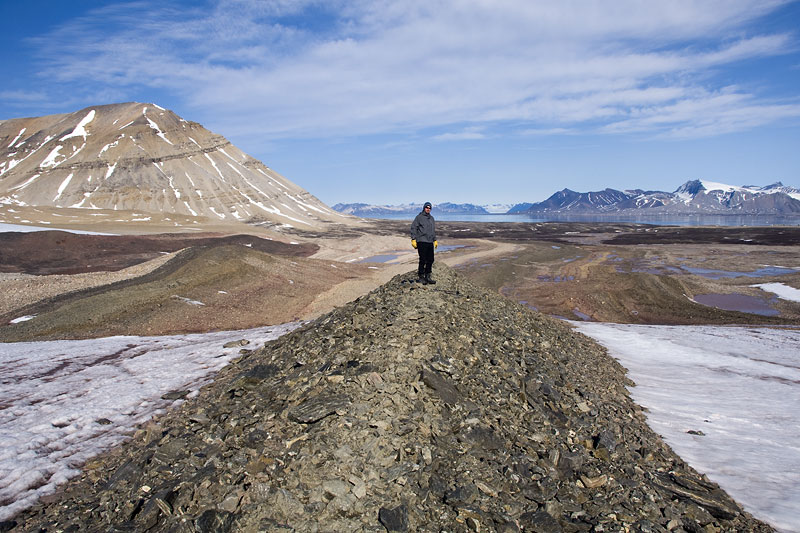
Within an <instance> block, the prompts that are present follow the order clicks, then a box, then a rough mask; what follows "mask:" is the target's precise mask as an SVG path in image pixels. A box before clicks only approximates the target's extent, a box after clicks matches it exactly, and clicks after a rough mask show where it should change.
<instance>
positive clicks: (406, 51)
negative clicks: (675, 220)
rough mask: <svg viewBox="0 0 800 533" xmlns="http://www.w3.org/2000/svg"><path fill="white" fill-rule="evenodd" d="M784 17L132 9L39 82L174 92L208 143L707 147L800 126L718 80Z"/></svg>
mask: <svg viewBox="0 0 800 533" xmlns="http://www.w3.org/2000/svg"><path fill="white" fill-rule="evenodd" d="M785 3H786V2H783V1H778V0H773V1H764V0H724V1H723V0H676V1H672V2H640V1H637V0H619V1H616V2H611V3H609V2H604V1H600V0H582V1H581V0H576V1H570V2H557V3H556V2H549V1H538V2H537V1H530V0H495V1H491V2H489V1H485V0H474V1H471V2H463V1H455V0H443V1H440V2H429V1H426V0H425V1H423V0H418V1H405V2H396V1H389V0H380V1H367V0H359V1H350V2H346V1H344V0H336V1H331V2H318V1H313V0H307V1H304V0H298V1H291V0H283V1H274V2H263V1H260V0H222V1H218V2H216V3H214V4H213V7H212V8H205V9H201V8H197V7H196V8H189V9H186V8H181V9H180V10H179V9H177V8H174V7H170V5H169V4H167V5H165V4H164V3H154V2H149V1H146V2H132V3H127V4H117V5H112V6H107V7H104V8H101V9H97V10H95V11H92V12H91V13H90V14H88V15H87V16H84V17H82V18H79V19H74V20H72V21H70V22H69V23H68V24H66V25H64V26H62V27H60V28H59V29H57V30H55V31H54V32H52V33H50V34H48V35H46V36H42V37H41V38H40V39H41V41H40V42H41V45H42V48H43V49H44V48H45V47H46V49H47V54H46V60H44V63H43V64H44V66H43V68H42V71H41V72H42V75H43V76H46V77H47V78H49V79H51V80H57V81H58V82H59V83H60V84H62V86H63V87H69V88H70V89H69V90H70V91H71V92H73V93H75V92H77V93H79V94H81V95H83V96H84V97H85V98H86V99H87V100H91V99H92V98H98V97H99V96H101V95H106V96H107V95H109V94H112V95H115V94H129V95H136V94H138V91H141V90H142V89H148V88H152V89H158V90H161V91H168V92H169V93H170V94H172V95H173V97H174V98H176V101H180V102H182V105H183V106H184V107H185V108H186V109H192V110H196V111H197V113H193V115H195V116H199V117H202V116H203V114H204V113H208V112H207V111H205V112H204V110H208V109H211V108H213V109H214V113H215V117H214V119H213V122H214V124H213V126H214V127H216V128H218V129H219V130H220V131H225V132H226V134H230V135H243V134H249V135H257V136H261V137H262V138H263V139H265V140H268V139H277V138H286V137H298V138H302V137H307V138H309V137H327V136H342V137H346V136H353V135H363V134H374V133H391V132H398V131H419V130H422V129H425V128H430V127H438V128H441V129H446V127H448V126H452V125H459V124H460V125H463V124H473V125H476V126H481V127H482V128H483V129H464V130H463V131H460V132H453V133H445V134H442V135H439V136H437V137H436V139H438V140H456V139H476V138H480V137H483V136H486V135H490V130H491V129H503V130H504V131H508V130H509V128H510V130H511V131H518V132H519V133H530V132H531V131H537V130H538V131H562V130H565V129H569V130H574V129H576V128H589V129H591V130H592V131H596V132H603V133H631V132H645V133H648V134H651V135H664V136H686V135H689V136H707V135H717V134H721V133H727V132H730V131H737V130H742V129H747V128H751V127H754V126H757V125H763V124H766V123H769V122H772V121H777V120H780V119H782V118H785V117H787V116H795V117H796V116H800V105H799V104H798V103H797V102H795V101H791V100H788V99H787V100H786V101H776V100H775V98H774V96H773V97H772V99H771V100H769V101H765V100H762V99H761V98H759V95H757V94H753V93H752V91H753V89H745V88H742V87H745V86H747V85H746V84H741V85H740V86H732V85H731V80H730V76H727V77H726V76H718V74H719V73H720V72H725V71H726V69H728V68H730V67H731V66H733V65H735V64H736V62H740V61H743V60H749V59H760V58H765V57H772V56H775V55H779V54H783V53H786V52H788V51H791V50H793V49H794V47H796V46H797V42H796V40H795V37H794V36H793V35H788V34H769V33H765V34H760V33H759V32H758V31H755V30H754V27H755V26H754V24H755V23H756V22H757V21H758V20H759V18H760V17H763V16H765V15H767V14H769V13H770V12H772V11H774V10H775V9H777V8H779V7H780V6H782V5H783V4H785ZM54 50H56V51H57V52H53V51H54ZM44 56H45V54H44V53H43V57H44ZM717 79H724V80H725V81H724V82H722V81H717ZM745 81H747V80H745ZM737 83H738V82H737ZM129 99H130V98H129ZM92 103H96V101H92ZM157 103H158V102H157ZM208 115H209V116H210V113H209V114H208ZM453 127H455V126H453Z"/></svg>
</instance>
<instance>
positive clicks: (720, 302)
mask: <svg viewBox="0 0 800 533" xmlns="http://www.w3.org/2000/svg"><path fill="white" fill-rule="evenodd" d="M694 301H696V302H697V303H699V304H702V305H707V306H709V307H716V308H717V309H724V310H725V311H740V312H742V313H752V314H754V315H761V316H777V315H779V314H780V312H779V311H777V310H776V309H773V308H772V307H771V306H770V305H769V303H768V302H766V301H764V300H762V299H761V298H756V297H755V296H747V295H745V294H736V293H733V294H697V295H695V297H694Z"/></svg>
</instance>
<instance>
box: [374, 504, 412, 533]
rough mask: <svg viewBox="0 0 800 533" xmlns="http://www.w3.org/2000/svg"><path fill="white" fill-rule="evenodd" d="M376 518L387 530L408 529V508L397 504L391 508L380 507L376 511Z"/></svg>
mask: <svg viewBox="0 0 800 533" xmlns="http://www.w3.org/2000/svg"><path fill="white" fill-rule="evenodd" d="M378 520H379V521H380V523H381V524H383V527H385V528H386V530H387V531H399V532H401V533H404V532H406V531H408V508H407V507H406V506H405V505H398V506H397V507H394V508H392V509H388V508H386V507H381V508H380V510H379V511H378Z"/></svg>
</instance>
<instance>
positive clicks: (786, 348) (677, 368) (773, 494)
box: [574, 322, 800, 532]
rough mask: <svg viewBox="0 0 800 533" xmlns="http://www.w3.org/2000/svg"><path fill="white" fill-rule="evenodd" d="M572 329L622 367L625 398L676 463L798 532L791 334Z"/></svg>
mask: <svg viewBox="0 0 800 533" xmlns="http://www.w3.org/2000/svg"><path fill="white" fill-rule="evenodd" d="M574 325H575V326H576V327H577V329H578V330H579V331H580V332H581V333H584V334H586V335H589V336H591V337H593V338H594V339H596V340H597V341H598V342H600V343H601V344H603V345H604V346H606V347H607V348H608V350H609V353H610V354H611V355H612V356H613V357H615V358H616V359H618V360H619V361H620V362H621V363H622V364H623V365H624V366H625V367H626V368H627V369H628V371H629V374H628V375H629V377H630V378H631V379H632V380H633V381H634V382H635V383H636V386H635V387H633V388H632V389H631V396H632V397H633V399H634V400H635V401H636V402H637V403H638V404H639V405H642V406H643V407H645V408H647V410H648V412H647V419H648V423H649V424H650V426H651V427H652V428H653V430H654V431H655V432H656V433H658V434H660V435H662V436H663V437H664V440H665V441H666V442H667V443H668V444H669V445H670V446H671V447H672V448H673V449H674V450H675V452H676V453H678V455H680V456H681V458H683V459H684V460H686V461H687V462H688V463H689V464H691V465H692V466H693V467H694V468H695V469H697V470H698V471H699V472H701V473H706V474H707V475H708V477H709V478H711V479H712V480H714V481H716V482H717V483H719V485H720V486H721V487H722V488H723V489H724V490H725V491H726V492H728V494H730V495H731V496H732V497H733V498H734V499H735V500H736V501H737V502H739V503H741V504H742V505H743V506H744V508H745V509H746V510H748V511H750V512H751V513H753V514H754V515H755V516H756V517H758V518H761V519H762V520H765V521H767V522H769V523H770V524H772V525H773V526H775V527H776V528H778V529H779V530H781V531H794V532H798V531H800V516H799V515H798V514H797V502H800V476H798V475H797V473H798V472H800V447H798V446H797V443H798V442H800V410H798V409H797V406H798V405H800V331H798V330H788V329H773V328H759V327H719V326H642V325H629V324H603V323H587V322H580V323H574ZM690 430H694V431H702V433H703V434H702V435H693V434H690V433H688V431H690Z"/></svg>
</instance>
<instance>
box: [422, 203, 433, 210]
mask: <svg viewBox="0 0 800 533" xmlns="http://www.w3.org/2000/svg"><path fill="white" fill-rule="evenodd" d="M426 207H430V208H431V209H433V206H432V205H431V203H430V202H425V205H423V206H422V209H425V208H426Z"/></svg>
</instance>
